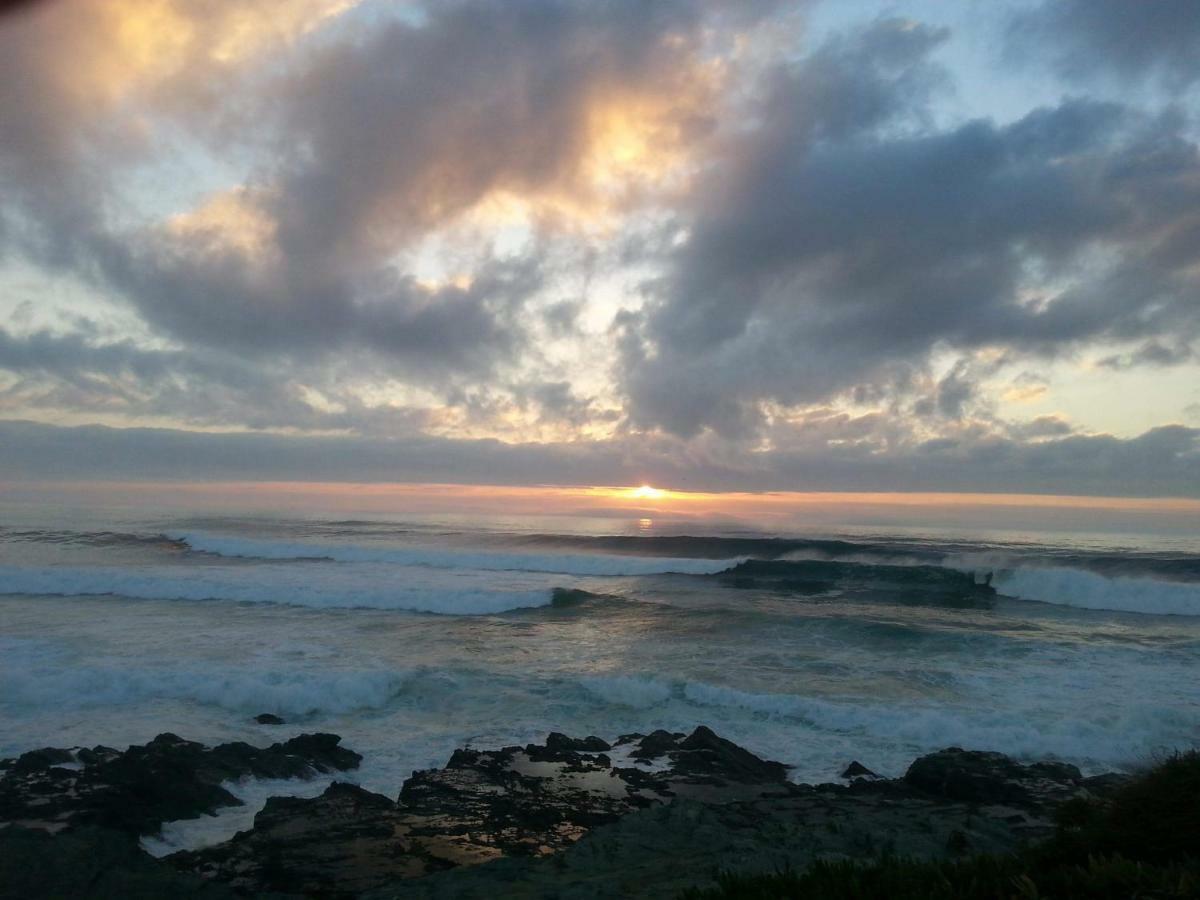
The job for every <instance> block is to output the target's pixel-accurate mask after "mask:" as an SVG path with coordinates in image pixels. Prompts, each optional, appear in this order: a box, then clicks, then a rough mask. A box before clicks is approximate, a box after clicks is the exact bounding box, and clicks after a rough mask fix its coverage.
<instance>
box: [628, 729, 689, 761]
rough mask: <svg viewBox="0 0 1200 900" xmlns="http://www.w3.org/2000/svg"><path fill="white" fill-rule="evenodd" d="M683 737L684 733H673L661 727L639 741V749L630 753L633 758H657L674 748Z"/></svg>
mask: <svg viewBox="0 0 1200 900" xmlns="http://www.w3.org/2000/svg"><path fill="white" fill-rule="evenodd" d="M681 737H683V735H682V734H672V733H671V732H669V731H663V730H662V729H661V728H660V729H658V730H657V731H652V732H650V733H649V734H648V735H646V736H645V737H644V738H642V739H641V740H640V741H638V746H637V749H636V750H633V751H631V752H630V754H629V755H630V756H631V757H632V758H633V759H657V758H658V757H660V756H662V755H663V754H664V753H666V752H667V751H668V750H674V749H675V747H676V746H677V745H678V744H679V739H680V738H681Z"/></svg>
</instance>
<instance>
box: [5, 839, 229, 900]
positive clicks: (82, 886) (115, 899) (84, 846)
mask: <svg viewBox="0 0 1200 900" xmlns="http://www.w3.org/2000/svg"><path fill="white" fill-rule="evenodd" d="M234 896H235V895H234V894H233V892H232V891H230V890H229V888H227V887H226V886H225V885H222V884H218V883H215V882H207V881H204V880H203V879H201V878H198V877H196V876H195V875H191V874H188V873H185V872H180V871H178V870H176V869H174V868H172V867H171V866H170V865H168V864H166V863H164V862H162V861H160V860H157V859H155V858H154V857H152V856H151V855H150V854H149V853H146V852H145V851H144V850H142V849H141V848H140V847H138V846H137V844H136V843H135V842H134V841H132V840H130V839H129V837H128V836H127V835H124V834H121V833H120V832H115V831H107V830H104V829H101V828H92V827H88V828H80V829H78V830H76V831H72V832H70V833H69V834H62V835H58V836H51V835H49V834H47V833H46V832H44V831H35V830H32V829H28V828H20V827H16V826H10V827H8V828H0V900H36V898H41V897H45V898H50V897H55V898H66V897H86V898H88V900H158V898H162V897H171V898H173V900H192V898H197V900H232V898H233V897H234Z"/></svg>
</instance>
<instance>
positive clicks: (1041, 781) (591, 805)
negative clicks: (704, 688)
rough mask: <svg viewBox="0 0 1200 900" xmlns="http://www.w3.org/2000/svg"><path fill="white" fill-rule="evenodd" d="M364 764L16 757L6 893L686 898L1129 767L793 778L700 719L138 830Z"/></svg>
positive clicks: (1028, 838) (277, 754)
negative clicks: (206, 820)
mask: <svg viewBox="0 0 1200 900" xmlns="http://www.w3.org/2000/svg"><path fill="white" fill-rule="evenodd" d="M360 760H361V757H360V756H359V755H358V754H357V753H354V752H353V751H352V750H349V749H346V748H344V747H342V746H341V743H340V738H338V737H337V736H336V735H329V734H302V735H298V736H296V737H293V738H291V739H289V740H287V741H283V742H280V743H276V744H273V745H271V746H270V747H267V748H255V747H251V746H250V745H248V744H244V743H233V744H222V745H220V746H217V747H213V748H206V747H203V746H202V745H200V744H197V743H194V742H191V741H186V740H183V739H181V738H179V737H176V736H175V735H170V734H164V735H159V736H158V737H157V738H155V739H154V740H153V741H151V742H150V743H148V744H146V745H144V746H135V747H130V748H129V749H128V750H125V751H117V750H114V749H112V748H106V747H96V748H91V749H79V748H77V749H74V750H59V749H49V748H48V749H44V750H36V751H33V752H30V753H26V754H24V755H22V756H20V757H18V758H16V759H10V760H4V761H0V860H2V862H0V896H3V897H23V898H32V897H43V896H44V897H50V896H94V897H104V896H111V897H136V896H146V897H151V896H162V895H164V894H166V893H170V894H172V895H174V896H178V897H214V898H215V897H232V896H277V897H313V896H316V897H331V898H343V897H345V898H350V897H365V898H385V897H387V898H390V897H430V898H432V897H463V898H469V897H496V896H506V897H508V896H511V897H521V896H529V897H541V896H557V897H564V898H565V897H580V898H583V897H591V898H601V897H621V896H637V895H641V896H665V897H670V896H674V895H676V894H677V893H679V892H680V891H682V890H685V889H687V888H691V887H697V886H704V885H707V884H710V883H711V882H712V877H713V874H714V873H715V872H716V871H717V870H732V871H751V872H753V871H762V872H769V871H777V870H780V869H793V870H794V869H800V868H803V867H804V866H806V865H808V864H809V863H811V862H813V861H814V860H817V859H851V860H862V861H869V860H874V859H878V858H881V857H885V856H903V857H906V858H914V859H945V858H954V857H958V856H963V855H966V854H974V853H1007V852H1010V851H1013V850H1015V849H1018V848H1020V847H1023V846H1027V845H1030V844H1032V843H1036V842H1038V841H1041V840H1043V839H1045V838H1047V837H1048V836H1050V835H1051V834H1052V833H1053V831H1054V814H1055V811H1056V810H1057V809H1058V808H1059V807H1061V806H1062V804H1063V803H1065V802H1067V801H1070V800H1075V799H1079V798H1083V799H1094V798H1104V797H1106V796H1109V795H1110V794H1111V793H1112V792H1113V791H1115V790H1118V789H1119V788H1120V787H1121V786H1122V785H1123V784H1125V783H1126V782H1127V780H1128V778H1127V776H1123V775H1103V776H1098V777H1092V778H1085V777H1083V776H1082V775H1081V773H1080V772H1079V770H1078V769H1076V768H1075V767H1074V766H1071V765H1067V764H1064V763H1059V762H1042V763H1035V764H1032V765H1023V764H1020V763H1018V762H1015V761H1014V760H1012V759H1010V758H1008V757H1006V756H1003V755H1001V754H998V753H986V752H979V751H968V750H962V749H958V748H949V749H946V750H942V751H939V752H937V753H933V754H930V755H927V756H923V757H921V758H919V759H917V760H916V761H914V762H913V764H912V765H911V766H910V767H909V769H908V771H907V772H906V773H905V775H904V776H903V777H901V778H896V779H886V778H880V777H878V776H876V775H874V774H873V773H871V772H870V770H869V769H867V768H866V767H865V766H863V765H862V764H860V763H857V762H852V763H850V764H849V765H848V766H847V768H846V771H845V772H844V774H843V778H842V780H841V782H840V783H836V784H823V785H798V784H794V783H791V782H789V781H788V780H787V772H788V767H787V765H785V764H784V763H781V762H774V761H770V760H763V759H760V758H759V757H758V756H756V755H754V754H753V753H752V752H750V751H749V750H746V749H745V748H742V747H739V746H738V745H736V744H734V743H732V742H730V741H728V740H725V739H723V738H721V737H720V736H718V735H716V734H714V733H713V732H712V731H711V730H709V729H708V728H705V727H703V726H700V727H697V728H696V729H695V730H694V731H692V732H691V733H690V734H681V733H669V732H666V731H654V732H651V733H649V734H644V735H643V734H630V735H622V736H620V737H618V738H616V739H615V740H612V741H611V742H610V741H609V740H605V739H602V738H599V737H595V736H591V737H586V738H571V737H568V736H566V735H562V734H557V733H552V734H550V735H549V736H548V737H547V739H546V741H545V742H544V743H542V744H529V745H526V746H523V747H520V746H513V747H504V748H501V749H491V750H478V749H460V750H456V751H455V752H454V754H453V755H452V756H451V758H450V759H449V760H448V762H447V763H446V765H445V766H444V767H442V768H440V769H431V770H426V771H419V772H415V773H414V774H413V775H412V777H411V778H409V779H408V780H407V781H405V783H404V784H403V786H402V787H401V788H400V790H399V793H398V795H397V796H394V797H388V796H383V795H381V794H375V793H371V792H369V791H366V790H364V789H362V788H360V787H358V786H356V785H354V784H351V783H347V782H341V781H335V782H334V783H333V784H332V785H331V786H330V787H329V788H328V789H327V790H326V791H325V792H324V793H322V794H321V795H320V796H318V797H315V798H311V799H299V798H295V797H273V798H271V799H270V800H269V801H268V802H267V804H266V806H265V807H264V808H263V809H262V810H261V811H260V812H259V813H258V814H257V815H256V816H255V819H254V826H253V828H251V829H249V830H247V831H243V832H239V833H238V834H237V835H235V836H234V837H233V838H231V839H230V840H228V841H225V842H223V843H219V844H216V845H213V846H209V847H204V848H202V849H198V850H191V851H182V852H178V853H174V854H172V855H170V856H167V857H164V858H162V859H155V858H153V857H151V856H150V855H149V854H147V853H145V852H144V851H143V850H141V849H140V847H139V845H138V841H139V839H140V838H142V837H147V836H153V835H155V834H157V833H158V831H159V829H161V827H162V824H163V823H164V822H167V821H172V820H177V819H184V818H194V817H197V816H201V815H211V814H214V813H215V812H216V811H217V810H218V809H220V808H222V807H224V806H230V805H237V804H239V803H240V801H239V800H238V799H237V798H236V797H235V796H234V795H233V794H231V793H230V792H229V791H228V790H227V789H226V788H225V787H224V786H223V784H224V783H226V782H228V781H231V780H236V779H239V778H245V777H256V778H311V777H314V776H316V775H317V774H329V773H334V772H345V771H349V770H352V769H354V768H356V767H357V766H358V764H359V762H360Z"/></svg>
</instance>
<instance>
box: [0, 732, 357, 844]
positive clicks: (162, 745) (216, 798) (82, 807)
mask: <svg viewBox="0 0 1200 900" xmlns="http://www.w3.org/2000/svg"><path fill="white" fill-rule="evenodd" d="M340 740H341V739H340V738H339V737H338V736H337V735H332V734H305V735H300V736H299V737H295V738H292V739H291V740H289V741H286V742H284V743H279V744H272V745H271V746H270V747H267V748H265V749H264V748H258V747H252V746H250V745H249V744H245V743H241V742H235V743H230V744H221V745H219V746H217V747H213V748H211V749H209V748H206V747H204V746H203V745H201V744H198V743H195V742H194V741H185V740H184V739H183V738H180V737H178V736H177V735H174V734H160V735H159V736H158V737H156V738H155V739H154V740H152V741H150V742H149V743H148V744H145V745H142V746H133V747H130V748H129V749H128V750H126V751H124V752H118V751H116V750H112V749H110V748H107V747H97V748H94V749H93V750H90V751H88V750H80V751H79V752H78V753H76V754H74V755H72V754H70V753H69V752H68V751H53V752H51V751H44V750H41V751H35V752H34V753H27V754H25V755H24V756H22V757H20V758H19V759H18V760H16V762H15V763H13V764H11V765H10V766H8V768H7V769H6V770H5V771H4V773H3V775H0V826H2V825H4V824H6V823H10V822H15V823H17V824H22V825H25V826H27V827H33V828H42V829H45V830H48V831H52V832H53V831H58V830H61V829H64V828H69V827H79V826H82V825H96V826H100V827H103V828H109V829H113V830H114V831H119V832H123V833H125V834H128V835H131V836H136V835H146V834H155V833H157V832H158V831H159V829H160V828H161V827H162V823H163V822H167V821H173V820H176V819H191V818H195V817H197V816H199V815H204V814H213V813H215V812H216V811H217V810H218V809H220V808H221V807H225V806H240V805H241V801H240V800H238V799H237V798H236V797H235V796H234V795H233V794H231V793H229V791H227V790H226V789H225V788H224V787H222V786H221V785H222V782H224V781H228V780H233V779H237V778H242V777H244V776H247V775H252V776H255V777H258V778H309V777H312V776H313V775H315V774H317V773H319V772H331V771H342V770H345V769H349V768H354V767H357V765H358V763H359V761H360V760H361V757H360V756H359V755H358V754H357V753H354V752H353V751H350V750H347V749H345V748H344V747H340V746H338V744H339V742H340ZM63 753H66V754H67V758H70V759H75V760H78V762H80V763H81V764H82V768H81V769H78V770H73V769H66V768H62V767H61V766H59V765H56V762H57V761H61V760H62V759H63V756H62V754H63Z"/></svg>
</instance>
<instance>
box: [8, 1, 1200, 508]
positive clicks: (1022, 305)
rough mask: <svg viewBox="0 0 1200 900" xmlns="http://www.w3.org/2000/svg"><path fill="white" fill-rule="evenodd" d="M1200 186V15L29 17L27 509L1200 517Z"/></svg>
mask: <svg viewBox="0 0 1200 900" xmlns="http://www.w3.org/2000/svg"><path fill="white" fill-rule="evenodd" d="M1198 146H1200V3H1197V2H1195V0H1157V2H1154V3H1129V2H1125V0H1056V2H1046V3H1042V2H1006V3H998V2H992V0H988V2H982V0H980V2H973V0H963V2H933V0H930V2H919V0H908V2H905V0H900V2H886V3H884V2H865V0H863V2H860V0H825V2H793V3H781V2H769V0H744V2H737V3H724V2H715V0H692V2H685V0H662V2H645V0H607V2H568V0H494V2H457V0H439V2H430V3H410V2H398V0H397V2H385V0H360V2H355V0H278V2H270V3H268V2H261V3H247V2H245V0H50V2H44V3H34V4H26V5H25V6H24V7H23V8H21V9H18V10H17V11H15V12H10V13H8V14H7V15H4V16H3V17H0V203H2V205H0V481H3V482H5V483H7V484H8V485H9V486H10V487H11V486H13V485H22V484H30V483H35V482H36V483H48V482H62V483H69V484H94V483H98V482H131V481H146V482H147V483H149V482H153V483H155V484H158V483H166V482H187V481H195V482H220V483H222V484H228V483H235V482H242V481H254V482H258V481H268V482H314V483H320V484H323V485H327V484H330V483H348V482H360V483H385V482H396V483H404V482H410V483H411V482H420V483H437V484H456V483H457V484H477V485H485V484H486V485H507V486H528V485H543V486H552V487H555V488H561V487H570V486H580V487H586V486H595V485H600V486H604V485H610V486H632V487H635V488H636V486H638V485H642V484H647V485H654V486H656V487H657V488H669V489H673V490H676V491H689V492H699V493H701V494H718V493H721V492H738V493H748V492H762V491H798V492H838V491H856V492H896V491H912V492H938V491H955V492H970V493H1002V494H1055V495H1092V496H1112V497H1151V498H1176V499H1186V498H1193V499H1195V498H1200V150H1198ZM622 489H624V487H623V488H622ZM613 496H615V497H616V498H617V499H618V500H622V501H624V500H639V501H641V500H655V499H661V498H656V497H654V496H649V495H641V496H637V495H635V496H628V495H625V494H615V495H613ZM593 499H595V498H594V497H593ZM611 499H612V497H610V496H606V497H603V498H601V500H603V502H604V503H607V502H609V500H611ZM577 500H578V498H576V499H572V500H570V502H571V503H575V502H577ZM584 500H587V498H586V497H585V498H584ZM563 502H566V501H563ZM578 502H580V503H581V504H583V505H586V503H585V502H584V501H583V500H580V501H578ZM587 502H591V501H587ZM597 503H598V504H599V505H603V504H602V503H600V501H597Z"/></svg>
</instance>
